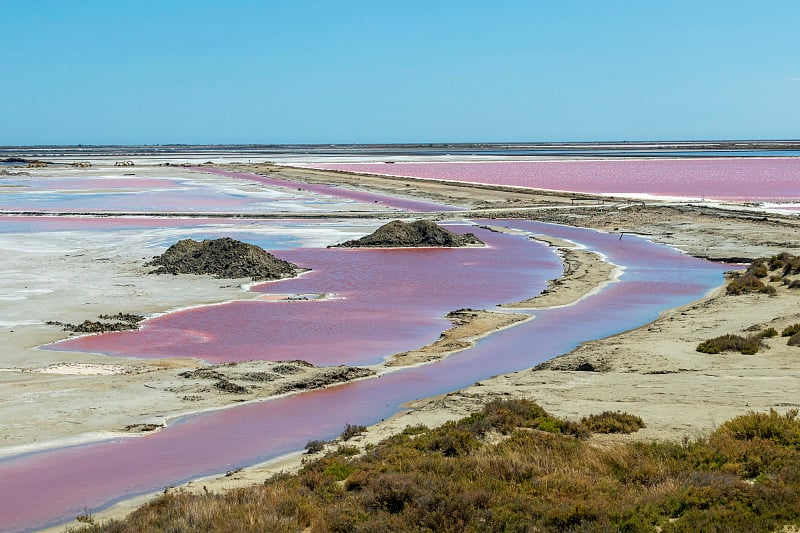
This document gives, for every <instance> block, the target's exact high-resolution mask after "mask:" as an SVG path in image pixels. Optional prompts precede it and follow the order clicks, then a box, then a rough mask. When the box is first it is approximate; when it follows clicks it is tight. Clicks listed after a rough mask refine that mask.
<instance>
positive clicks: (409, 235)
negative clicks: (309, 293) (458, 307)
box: [336, 220, 483, 248]
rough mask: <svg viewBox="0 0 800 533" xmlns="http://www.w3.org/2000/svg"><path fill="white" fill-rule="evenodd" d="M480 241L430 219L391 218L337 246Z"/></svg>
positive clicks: (450, 244)
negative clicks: (408, 220) (411, 220)
mask: <svg viewBox="0 0 800 533" xmlns="http://www.w3.org/2000/svg"><path fill="white" fill-rule="evenodd" d="M481 245H483V242H481V241H480V240H479V239H478V238H477V237H476V236H475V235H473V234H472V233H467V234H465V235H461V234H460V233H453V232H452V231H448V230H446V229H444V228H442V227H439V226H437V225H436V224H435V223H433V222H431V221H430V220H417V221H416V222H410V223H407V222H403V221H401V220H394V221H392V222H389V223H388V224H384V225H383V226H381V227H380V228H378V229H377V230H375V232H373V233H371V234H370V235H367V236H366V237H362V238H360V239H356V240H352V241H347V242H344V243H342V244H337V245H336V247H340V248H389V247H392V248H395V247H398V248H413V247H432V246H437V247H448V248H455V247H460V246H481Z"/></svg>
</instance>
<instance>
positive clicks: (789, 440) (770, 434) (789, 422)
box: [715, 409, 800, 450]
mask: <svg viewBox="0 0 800 533" xmlns="http://www.w3.org/2000/svg"><path fill="white" fill-rule="evenodd" d="M797 414H798V411H797V409H790V410H788V411H787V412H786V413H785V414H783V415H781V414H780V413H778V412H777V411H775V410H774V409H770V411H769V413H757V412H755V411H750V412H749V413H747V414H746V415H742V416H737V417H736V418H733V419H731V420H729V421H727V422H725V423H724V424H722V426H720V428H719V429H718V430H717V431H716V432H715V435H720V434H722V435H730V436H731V437H733V438H734V439H736V440H754V439H762V440H768V441H771V442H773V443H775V444H777V445H779V446H787V447H790V448H793V449H795V450H798V449H800V420H797Z"/></svg>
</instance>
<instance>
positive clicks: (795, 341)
mask: <svg viewBox="0 0 800 533" xmlns="http://www.w3.org/2000/svg"><path fill="white" fill-rule="evenodd" d="M788 344H789V346H800V333H795V334H794V335H792V336H791V337H789V342H788Z"/></svg>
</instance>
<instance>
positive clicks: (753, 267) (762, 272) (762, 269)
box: [747, 259, 769, 278]
mask: <svg viewBox="0 0 800 533" xmlns="http://www.w3.org/2000/svg"><path fill="white" fill-rule="evenodd" d="M747 273H748V274H749V275H751V276H755V277H757V278H765V277H767V274H769V268H768V267H767V262H766V261H765V260H764V259H756V260H755V261H753V262H752V263H751V264H750V266H749V267H748V268H747Z"/></svg>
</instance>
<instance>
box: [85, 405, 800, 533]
mask: <svg viewBox="0 0 800 533" xmlns="http://www.w3.org/2000/svg"><path fill="white" fill-rule="evenodd" d="M796 416H797V412H796V411H792V412H789V413H787V414H785V415H781V414H778V413H777V412H774V411H772V412H770V413H749V414H747V415H744V416H740V417H737V418H735V419H733V420H731V421H729V422H727V423H725V424H723V425H722V426H721V427H720V428H719V429H718V430H717V431H715V432H714V433H713V434H712V435H711V436H709V437H708V438H707V439H701V440H698V441H696V442H684V443H680V444H679V443H643V442H628V443H621V444H616V445H607V446H602V447H599V446H594V445H592V444H591V441H587V440H584V439H580V438H576V437H574V436H572V435H569V434H564V433H568V431H563V429H564V428H570V427H577V426H580V425H581V424H576V423H572V424H570V423H566V422H565V421H562V420H559V419H556V418H553V417H551V416H550V415H548V414H547V413H546V412H544V410H542V409H541V408H540V407H539V406H537V405H536V404H533V403H531V402H527V401H511V402H494V403H492V404H490V405H489V406H487V408H486V409H485V410H484V411H483V412H481V413H478V414H475V415H472V416H470V417H468V418H465V419H463V420H461V421H459V422H453V423H449V424H445V425H444V426H442V427H440V428H438V429H428V428H425V427H424V426H416V427H414V428H409V429H408V430H407V431H405V432H403V433H402V434H399V435H396V436H394V437H391V438H389V439H387V440H385V441H383V442H382V443H380V444H379V445H377V446H375V447H374V448H372V449H370V450H369V451H367V452H365V453H363V454H362V455H360V456H358V457H354V456H353V455H352V453H351V452H352V450H349V451H348V452H347V453H343V452H340V451H339V450H342V448H341V447H340V448H339V450H337V451H334V452H332V453H329V454H327V455H326V456H325V457H323V458H321V459H320V460H317V461H313V462H309V463H307V464H306V465H305V467H304V468H303V469H302V470H301V471H300V472H299V473H298V474H296V475H287V474H282V475H277V476H274V477H273V478H271V479H269V480H267V481H266V482H265V483H264V484H263V486H258V487H252V488H248V489H239V490H233V491H230V492H226V493H224V494H214V493H208V494H202V495H193V494H189V493H186V492H182V491H175V492H170V493H168V494H165V495H164V496H162V497H160V498H158V499H156V500H154V501H152V502H150V503H149V504H147V505H145V506H144V507H142V508H141V509H139V510H137V511H136V512H134V513H133V514H132V515H130V516H129V517H128V518H127V519H126V520H125V521H112V522H109V523H106V524H100V525H97V524H89V525H87V526H85V527H84V528H83V529H79V530H77V531H106V532H123V531H174V532H182V531H310V532H323V531H331V532H332V531H445V532H447V531H459V532H460V531H512V532H513V531H520V532H521V531H574V532H578V531H627V532H638V531H664V532H678V531H726V532H728V531H730V532H736V531H747V532H752V531H781V530H782V529H783V528H785V527H787V526H797V525H800V422H798V421H797V419H796ZM600 417H601V418H607V415H605V414H604V415H600ZM587 418H591V417H587ZM537 428H538V430H537ZM542 428H544V430H542ZM557 429H558V431H556V430H557ZM585 429H586V428H584V431H585ZM73 531H76V530H73Z"/></svg>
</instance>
